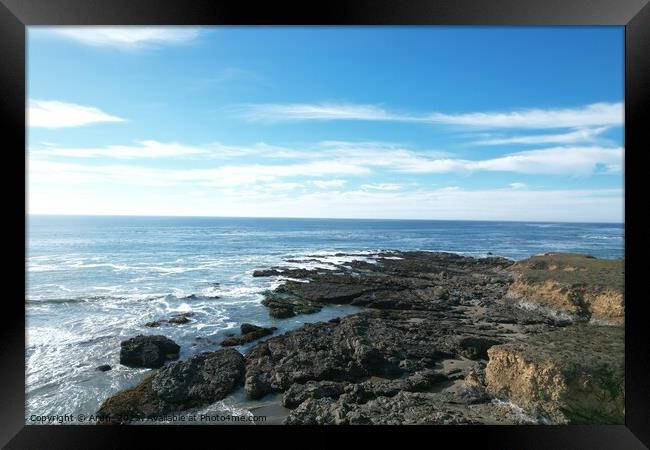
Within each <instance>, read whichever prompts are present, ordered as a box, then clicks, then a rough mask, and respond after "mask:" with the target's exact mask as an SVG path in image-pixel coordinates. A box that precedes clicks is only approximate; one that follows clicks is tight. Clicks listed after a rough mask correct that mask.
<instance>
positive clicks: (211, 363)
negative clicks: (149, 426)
mask: <svg viewBox="0 0 650 450" xmlns="http://www.w3.org/2000/svg"><path fill="white" fill-rule="evenodd" d="M243 375H244V357H243V356H242V355H241V354H240V353H239V352H237V351H236V350H233V349H223V350H219V351H216V352H206V353H199V354H197V355H194V356H192V357H191V358H189V359H188V360H186V361H177V362H175V363H172V364H169V365H168V366H166V367H164V368H163V369H161V370H159V371H158V372H157V373H155V374H153V375H150V376H148V377H146V378H145V379H144V380H142V381H141V382H140V383H139V384H138V385H137V386H135V387H134V388H131V389H127V390H124V391H121V392H118V393H117V394H115V395H114V396H112V397H109V398H108V399H107V400H106V401H105V402H104V403H103V404H102V405H101V406H100V408H99V410H98V412H97V414H98V416H100V417H101V418H102V420H103V421H109V422H117V423H128V422H129V421H132V420H133V419H138V418H145V417H153V416H158V415H161V414H166V413H170V412H175V411H183V410H186V409H190V408H197V407H201V406H205V405H209V404H211V403H214V402H216V401H218V400H221V399H223V398H224V397H226V396H227V395H228V394H229V393H230V392H231V391H232V390H233V389H234V388H235V387H237V386H239V385H241V382H242V380H243Z"/></svg>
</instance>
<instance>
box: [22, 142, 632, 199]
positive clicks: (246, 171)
mask: <svg viewBox="0 0 650 450" xmlns="http://www.w3.org/2000/svg"><path fill="white" fill-rule="evenodd" d="M351 149H354V151H350V150H351ZM30 152H31V153H32V155H33V157H34V159H39V158H40V159H43V158H44V157H45V158H46V159H47V158H48V157H52V156H55V157H72V158H117V159H148V158H184V159H195V158H200V159H206V160H209V159H214V160H217V159H223V160H228V159H230V158H233V159H236V158H239V157H247V158H253V157H254V158H255V159H256V160H260V161H262V160H266V162H267V164H230V165H225V166H220V167H222V168H224V171H225V168H227V170H229V171H230V172H229V173H225V172H219V173H215V174H213V175H214V176H215V177H216V176H219V177H222V178H223V179H228V178H229V176H230V175H233V174H239V176H241V177H242V178H243V179H253V180H257V179H260V178H262V177H264V178H270V179H275V178H277V177H287V176H306V177H308V176H311V175H312V173H317V175H315V176H319V177H320V176H325V175H332V176H339V177H341V176H344V175H359V174H369V173H371V172H372V171H373V170H375V169H376V170H383V171H387V172H396V173H403V174H442V173H465V174H469V173H472V172H513V173H521V174H544V175H570V176H586V175H589V174H592V173H595V172H601V173H617V172H620V171H621V170H622V165H623V153H624V151H623V148H622V147H600V146H559V147H551V148H543V149H536V150H527V151H520V152H513V153H508V154H505V155H502V156H498V157H494V158H485V159H463V158H455V157H453V155H451V154H449V153H446V152H439V151H426V150H425V151H414V150H410V149H406V148H402V147H399V146H396V145H395V144H391V143H387V144H382V143H363V142H357V143H354V142H336V143H335V142H331V141H328V142H321V143H319V144H316V145H314V146H310V147H305V148H296V149H292V148H288V147H276V146H270V145H266V144H254V145H252V146H250V147H246V146H229V145H225V144H220V143H213V144H208V145H203V146H192V145H185V144H180V143H177V142H172V143H161V142H158V141H140V142H136V143H135V145H111V146H107V147H100V148H59V147H56V146H45V147H43V148H35V149H33V150H30ZM276 160H286V163H285V164H278V163H277V161H276ZM296 161H297V162H296ZM303 169H304V170H305V172H302V173H301V172H300V171H301V170H303ZM321 169H323V170H325V171H324V172H322V173H321ZM337 169H340V172H337ZM196 170H197V171H198V169H196ZM201 170H204V169H201ZM197 173H201V172H197ZM253 173H254V175H252V174H253ZM174 176H175V175H174V173H172V174H171V178H174ZM321 181H323V180H321ZM206 182H208V181H206ZM324 183H325V182H324V181H323V184H321V187H322V186H325V185H326V184H324ZM337 183H340V181H337ZM368 186H370V184H368ZM376 186H381V184H376ZM387 186H390V184H384V185H383V187H384V188H386V187H387ZM332 187H335V186H332ZM368 189H372V188H370V187H368Z"/></svg>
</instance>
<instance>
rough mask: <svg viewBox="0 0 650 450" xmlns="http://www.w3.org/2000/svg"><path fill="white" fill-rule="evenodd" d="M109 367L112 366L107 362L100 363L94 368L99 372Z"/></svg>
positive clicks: (106, 370)
mask: <svg viewBox="0 0 650 450" xmlns="http://www.w3.org/2000/svg"><path fill="white" fill-rule="evenodd" d="M111 369H112V367H111V366H109V365H108V364H102V365H101V366H97V367H96V368H95V370H97V371H99V372H108V371H109V370H111Z"/></svg>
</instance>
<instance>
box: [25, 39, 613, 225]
mask: <svg viewBox="0 0 650 450" xmlns="http://www.w3.org/2000/svg"><path fill="white" fill-rule="evenodd" d="M623 58H624V30H623V28H622V27H312V28H304V27H202V28H188V27H181V28H169V27H166V28H151V27H148V28H147V27H145V28H142V27H122V28H101V27H94V28H79V27H58V28H49V27H48V28H42V27H30V28H29V30H28V99H27V117H28V211H29V213H32V214H39V213H42V214H130V215H198V216H261V217H336V218H404V219H470V220H534V221H541V220H544V221H589V222H593V221H596V222H621V221H622V220H623V197H624V193H623V173H622V171H623V153H624V150H623V99H624V65H623V61H624V59H623Z"/></svg>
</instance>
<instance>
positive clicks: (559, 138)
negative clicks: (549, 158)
mask: <svg viewBox="0 0 650 450" xmlns="http://www.w3.org/2000/svg"><path fill="white" fill-rule="evenodd" d="M608 129H609V127H598V128H583V129H578V130H574V131H569V132H568V133H560V134H538V135H532V136H530V135H529V136H511V137H505V138H491V139H484V140H481V141H476V142H474V144H478V145H507V144H575V143H579V142H595V141H596V139H597V137H598V136H599V135H601V134H602V133H604V132H605V131H607V130H608Z"/></svg>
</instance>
